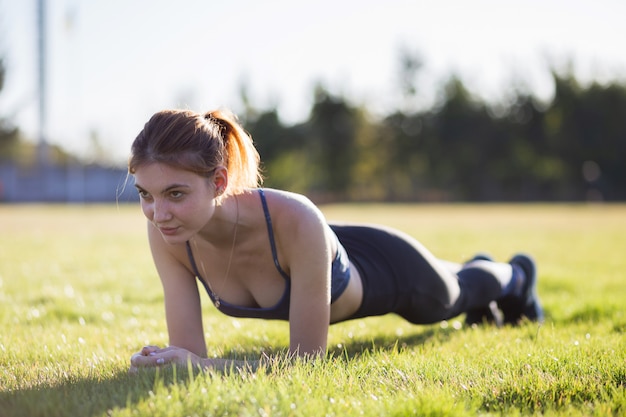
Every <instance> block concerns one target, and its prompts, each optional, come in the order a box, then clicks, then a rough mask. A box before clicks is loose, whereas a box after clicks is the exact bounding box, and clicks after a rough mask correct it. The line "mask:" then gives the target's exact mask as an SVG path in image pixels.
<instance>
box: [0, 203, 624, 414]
mask: <svg viewBox="0 0 626 417" xmlns="http://www.w3.org/2000/svg"><path fill="white" fill-rule="evenodd" d="M323 210H324V212H325V214H326V215H327V217H328V218H329V219H338V220H352V221H367V222H375V223H382V224H387V225H390V226H397V227H399V228H401V229H403V230H404V231H406V232H408V233H410V234H412V235H414V236H415V237H417V238H418V239H419V240H420V241H422V242H423V243H424V244H425V245H426V246H427V247H429V248H430V249H431V250H432V251H433V252H434V253H435V255H437V256H439V257H441V258H444V259H449V260H453V261H463V260H464V259H467V258H468V257H470V256H472V255H473V254H474V253H475V252H477V251H488V252H490V253H491V254H492V255H493V256H494V257H496V258H497V259H501V260H507V259H508V258H509V256H510V255H511V254H513V253H514V252H516V251H519V250H523V251H528V252H530V253H532V254H533V255H534V256H535V257H536V259H537V261H538V265H539V272H540V281H539V290H540V294H541V296H542V301H543V304H544V307H545V308H546V315H547V318H546V321H545V323H544V324H543V325H542V326H539V325H537V324H536V323H526V324H524V325H522V326H520V327H516V328H508V327H507V328H501V329H498V328H494V327H489V326H487V327H479V328H466V327H464V326H463V317H459V318H458V320H453V321H450V322H446V323H439V324H436V325H431V326H413V325H410V324H408V323H406V322H404V321H403V320H401V319H399V318H397V317H395V316H385V317H379V318H368V319H363V320H355V321H350V322H347V323H342V324H338V325H335V326H332V327H331V330H330V337H329V340H330V342H329V352H330V356H331V357H330V359H328V360H327V361H323V362H322V361H320V362H315V363H295V364H292V365H291V366H283V365H281V364H280V363H279V364H276V365H275V366H270V367H268V368H267V369H264V370H262V371H259V372H257V373H254V374H252V373H237V372H232V373H227V374H219V373H215V372H206V373H201V374H198V373H195V374H194V373H190V372H187V371H186V370H184V369H177V370H174V371H173V370H165V371H161V372H144V373H142V374H141V375H138V376H133V377H131V376H128V375H127V369H128V361H129V358H130V356H131V354H132V353H134V352H136V351H138V350H139V349H140V348H141V346H143V345H145V344H148V343H150V344H159V345H163V344H167V332H166V328H165V323H164V313H163V306H162V292H161V288H160V283H159V280H158V278H157V277H156V274H155V271H154V268H153V266H152V262H151V259H150V254H149V250H148V248H147V244H146V239H145V233H144V232H145V222H144V220H143V217H142V215H141V213H140V210H139V208H138V207H136V206H120V207H115V206H87V207H83V206H0V416H2V417H11V416H29V417H36V416H172V417H174V416H175V417H180V416H218V415H229V416H327V415H328V416H352V415H355V416H356V415H359V416H387V415H395V416H404V415H424V416H445V415H454V416H456V415H468V416H474V415H553V416H606V415H626V313H625V307H624V306H626V278H625V271H626V205H338V206H326V207H324V208H323ZM203 297H204V299H203V301H204V318H205V331H206V336H207V342H208V346H209V355H212V356H213V355H214V356H220V357H221V356H227V357H237V358H256V357H258V356H259V354H260V353H261V352H266V353H269V354H272V353H280V352H282V351H284V349H286V348H287V346H288V329H287V325H286V324H285V323H282V322H264V321H253V320H242V319H233V318H230V317H227V316H223V315H221V314H219V313H217V312H216V311H215V309H214V308H213V307H212V305H211V304H210V303H208V302H206V301H207V297H205V296H204V294H203Z"/></svg>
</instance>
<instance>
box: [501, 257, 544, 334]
mask: <svg viewBox="0 0 626 417" xmlns="http://www.w3.org/2000/svg"><path fill="white" fill-rule="evenodd" d="M509 263H510V264H511V265H513V266H518V267H519V268H521V269H522V271H524V275H525V278H526V279H525V280H524V284H523V287H522V292H521V294H519V295H507V296H504V297H502V298H500V299H499V300H498V307H499V308H500V310H502V313H503V314H504V323H505V324H512V325H517V324H519V323H520V321H521V320H522V319H523V318H524V317H525V318H527V319H528V320H531V321H538V322H541V321H543V309H542V308H541V304H540V302H539V297H538V296H537V267H536V266H535V261H534V260H533V259H532V258H531V257H530V256H528V255H525V254H517V255H515V256H514V257H513V258H511V260H510V261H509Z"/></svg>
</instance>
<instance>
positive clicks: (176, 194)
mask: <svg viewBox="0 0 626 417" xmlns="http://www.w3.org/2000/svg"><path fill="white" fill-rule="evenodd" d="M182 196H183V193H182V192H181V191H172V192H171V193H170V197H172V198H174V199H178V198H181V197H182Z"/></svg>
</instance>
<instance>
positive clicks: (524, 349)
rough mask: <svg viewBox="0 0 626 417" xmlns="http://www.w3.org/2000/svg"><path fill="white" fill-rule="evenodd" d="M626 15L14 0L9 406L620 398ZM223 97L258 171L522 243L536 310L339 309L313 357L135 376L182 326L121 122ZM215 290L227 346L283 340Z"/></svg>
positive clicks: (492, 4)
mask: <svg viewBox="0 0 626 417" xmlns="http://www.w3.org/2000/svg"><path fill="white" fill-rule="evenodd" d="M624 15H626V3H625V2H621V1H618V0H600V1H595V2H586V1H564V0H548V1H545V0H544V1H536V0H527V1H523V2H522V1H506V2H505V1H495V0H494V1H489V0H476V1H472V2H467V1H459V0H442V1H403V0H389V1H386V2H380V1H372V0H362V1H331V0H318V1H308V0H305V1H286V0H285V1H283V0H268V1H264V2H257V1H251V0H234V1H221V2H216V1H208V0H205V1H200V0H181V1H176V2H174V1H167V0H132V1H129V0H107V1H103V0H89V1H87V0H84V1H83V0H47V1H46V0H26V1H12V0H0V63H1V65H0V200H1V201H3V202H4V203H5V204H0V415H2V416H3V417H5V416H6V417H12V416H29V417H37V416H46V417H51V416H67V415H80V416H94V417H95V416H98V417H100V416H105V415H106V416H118V417H123V416H130V415H133V416H151V417H153V416H167V417H174V416H181V415H216V416H217V415H241V416H246V415H249V416H269V415H291V416H311V415H329V416H331V415H340V416H349V415H360V416H381V415H431V416H445V415H448V416H465V415H467V416H476V415H485V416H487V415H489V416H492V415H537V416H539V415H541V416H547V415H554V416H568V417H570V416H585V417H586V416H607V415H611V416H623V415H625V410H626V357H625V355H626V338H624V332H625V331H626V315H625V314H624V305H626V299H625V297H626V293H625V292H624V291H623V287H624V272H623V271H624V270H626V258H624V253H625V252H626V216H625V215H624V208H625V206H624V204H623V203H620V202H623V200H624V197H625V193H626V191H625V178H626V176H625V175H624V172H623V171H624V169H625V165H626V164H624V162H625V161H624V156H625V155H626V153H625V152H624V151H625V149H624V147H625V146H626V145H625V144H626V130H625V129H626V128H625V125H626V98H625V97H626V92H625V89H626V87H625V86H626V81H625V77H624V74H625V72H624V70H625V69H626V54H624V52H623V39H626V25H623V24H622V22H621V20H623V16H624ZM219 106H225V107H228V108H231V109H233V110H234V111H235V112H236V113H237V114H238V115H239V116H240V118H241V121H242V123H243V124H244V126H245V127H246V129H247V130H248V131H250V132H251V134H252V136H253V138H254V140H255V142H256V144H257V146H258V148H259V151H260V153H261V156H262V158H263V161H264V169H265V176H266V182H265V186H268V187H281V188H286V189H288V190H292V191H299V192H302V193H305V194H306V195H308V196H310V197H311V198H312V199H313V200H314V201H316V202H318V203H324V204H321V206H320V207H321V209H322V211H323V213H324V215H325V216H327V218H329V219H331V220H350V221H356V222H377V223H381V224H385V225H388V226H391V227H397V228H400V229H402V230H403V231H405V232H407V233H409V234H410V235H412V236H415V237H416V238H418V239H419V240H420V241H421V242H422V243H423V244H425V245H426V246H427V247H428V248H429V249H431V250H432V252H433V253H434V254H435V255H436V256H438V257H441V258H442V259H448V260H453V261H458V262H463V261H465V260H467V259H470V258H471V257H472V256H474V254H475V253H476V251H483V250H487V251H489V253H490V254H491V255H492V256H494V259H498V260H507V259H509V257H510V256H511V254H513V253H515V252H517V251H519V250H524V251H527V252H529V253H531V254H532V255H533V256H534V257H535V259H536V260H537V264H538V266H539V283H538V291H539V294H540V296H541V300H542V303H543V306H544V308H545V313H546V320H545V322H544V323H531V322H524V323H522V324H521V325H520V326H517V327H503V328H496V327H494V326H472V327H468V326H466V325H465V324H464V322H463V317H458V318H454V319H452V320H449V321H444V322H441V323H435V324H432V325H428V326H414V325H411V324H410V323H407V322H406V321H404V320H402V319H400V318H399V317H396V316H394V315H386V316H383V317H372V318H367V319H362V320H354V321H350V322H346V323H340V324H337V325H334V326H332V327H331V329H330V331H329V356H330V357H329V358H328V361H324V362H320V363H304V362H303V363H295V364H291V366H289V367H288V368H287V369H285V368H284V367H282V366H280V365H281V364H280V363H278V364H277V365H278V366H276V367H273V366H272V367H270V368H269V369H266V370H265V372H259V373H256V374H253V375H250V374H247V373H242V374H240V373H227V374H220V373H217V372H213V371H210V370H209V371H207V372H203V373H200V374H194V375H188V374H187V373H185V372H184V370H180V369H177V370H176V372H178V373H176V372H174V373H173V374H172V372H171V371H170V370H165V371H163V372H159V371H157V372H156V373H154V372H147V373H145V374H143V375H139V376H134V377H131V376H129V375H128V374H127V370H128V359H129V357H130V356H131V355H132V354H133V353H135V352H136V351H137V350H138V349H139V348H140V347H141V346H143V345H145V344H158V345H166V344H167V343H168V338H167V330H166V326H165V319H164V309H163V294H162V289H161V286H160V285H159V283H158V278H157V276H156V273H155V271H154V265H153V262H152V259H151V257H150V251H149V248H148V245H147V241H146V236H145V219H144V218H143V215H142V214H141V210H140V209H139V207H138V204H135V203H134V202H136V201H137V196H136V195H135V194H136V193H133V191H132V189H133V188H134V187H132V186H129V185H131V184H132V178H131V179H130V180H129V181H128V183H127V174H126V169H125V161H126V158H127V154H128V150H129V147H130V143H131V142H132V140H133V139H134V137H135V135H136V134H137V133H138V131H139V130H140V129H141V127H142V126H143V123H145V121H146V120H147V119H148V118H149V117H150V116H151V115H152V113H154V112H155V111H158V110H161V109H162V108H169V107H183V108H190V109H193V110H199V111H203V110H207V109H211V108H214V107H219ZM127 202H130V203H133V204H124V203H127ZM487 202H488V203H489V204H486V203H487ZM19 203H38V204H19ZM48 203H61V204H48ZM65 203H73V204H65ZM85 203H104V204H85ZM388 203H393V204H388ZM425 203H428V204H425ZM452 203H453V204H452ZM201 297H202V298H203V319H204V320H205V324H206V328H205V330H206V336H207V341H208V348H209V356H211V357H213V356H215V357H231V358H248V359H256V358H258V357H259V355H260V354H261V353H267V354H269V355H274V354H276V356H278V357H280V356H281V354H282V353H284V352H285V350H286V349H287V347H288V328H287V326H288V325H287V323H283V322H272V321H261V322H259V321H258V320H245V319H235V318H230V317H224V316H223V315H222V314H220V313H219V312H217V311H216V310H215V308H214V307H213V305H212V303H211V302H210V301H209V300H208V297H207V296H206V294H205V293H201Z"/></svg>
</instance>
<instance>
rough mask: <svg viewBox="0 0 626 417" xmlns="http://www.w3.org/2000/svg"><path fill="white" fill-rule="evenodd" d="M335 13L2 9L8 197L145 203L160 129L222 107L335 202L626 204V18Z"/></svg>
mask: <svg viewBox="0 0 626 417" xmlns="http://www.w3.org/2000/svg"><path fill="white" fill-rule="evenodd" d="M224 3H226V4H224ZM335 3H338V4H335ZM335 3H332V2H302V3H294V4H292V3H291V2H284V1H271V2H268V3H266V4H263V5H262V6H261V5H259V4H257V3H255V2H246V1H235V2H220V3H216V2H198V1H192V0H187V1H184V2H168V1H155V2H148V1H144V0H136V1H132V2H120V1H114V2H81V1H79V0H48V1H45V0H32V1H27V2H8V1H1V2H0V12H1V14H0V23H1V26H0V35H1V38H0V40H1V42H0V201H6V202H20V201H54V202H106V201H118V202H126V201H136V197H135V196H134V195H133V192H132V187H126V188H125V185H126V174H125V167H124V166H125V159H126V156H127V154H128V149H129V147H130V143H131V142H132V140H133V139H134V137H135V136H136V134H137V133H138V132H139V130H140V129H141V127H142V125H143V123H145V121H147V120H148V118H149V117H150V116H151V114H152V113H153V112H155V111H158V110H160V109H163V108H171V107H177V108H190V109H192V110H197V111H204V110H208V109H211V108H215V107H220V106H225V107H227V108H230V109H232V110H233V111H234V112H235V113H236V114H238V115H239V117H240V120H241V122H242V124H243V125H244V126H245V128H246V129H247V130H248V131H249V132H250V133H251V134H252V137H253V139H254V141H255V143H256V145H257V147H258V149H259V151H260V153H261V157H262V160H263V162H264V173H265V177H266V182H265V186H267V187H278V188H285V189H288V190H291V191H296V192H301V193H304V194H306V195H308V196H310V197H311V198H312V199H313V200H314V201H316V202H320V203H323V202H336V201H414V202H433V201H436V202H446V201H618V200H624V198H625V197H626V181H625V179H626V173H625V172H624V171H625V170H626V164H625V163H624V162H625V161H624V159H625V155H626V122H625V120H626V87H625V82H624V74H625V72H624V69H626V58H624V54H623V53H622V51H621V49H620V47H619V43H620V39H623V38H624V36H626V35H625V34H624V33H623V32H624V29H623V25H621V24H619V18H618V17H617V16H620V11H621V12H623V11H624V7H625V6H624V5H623V4H621V3H620V2H617V1H608V0H607V1H602V2H597V3H593V4H590V3H588V2H581V1H574V2H566V1H556V0H553V1H548V2H539V1H530V2H510V3H501V2H493V1H477V2H471V3H466V2H459V1H444V2H425V1H424V2H406V1H391V2H388V3H385V4H384V5H381V4H378V3H377V2H371V1H364V2H349V1H348V2H335Z"/></svg>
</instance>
